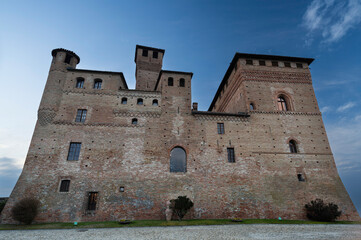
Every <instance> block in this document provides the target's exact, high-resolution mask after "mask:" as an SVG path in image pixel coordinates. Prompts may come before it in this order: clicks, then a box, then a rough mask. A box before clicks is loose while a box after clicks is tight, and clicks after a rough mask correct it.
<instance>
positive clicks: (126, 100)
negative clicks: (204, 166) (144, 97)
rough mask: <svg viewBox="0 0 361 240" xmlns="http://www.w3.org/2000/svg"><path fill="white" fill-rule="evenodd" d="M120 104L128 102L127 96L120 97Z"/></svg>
mask: <svg viewBox="0 0 361 240" xmlns="http://www.w3.org/2000/svg"><path fill="white" fill-rule="evenodd" d="M121 104H123V105H126V104H128V98H126V97H122V100H121Z"/></svg>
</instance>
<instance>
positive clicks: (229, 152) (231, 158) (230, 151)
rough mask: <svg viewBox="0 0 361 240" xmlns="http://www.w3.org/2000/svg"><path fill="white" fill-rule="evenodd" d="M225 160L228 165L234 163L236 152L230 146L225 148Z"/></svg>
mask: <svg viewBox="0 0 361 240" xmlns="http://www.w3.org/2000/svg"><path fill="white" fill-rule="evenodd" d="M227 160H228V162H229V163H235V162H236V152H235V150H234V147H232V146H230V147H227Z"/></svg>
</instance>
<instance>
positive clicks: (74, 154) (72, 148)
mask: <svg viewBox="0 0 361 240" xmlns="http://www.w3.org/2000/svg"><path fill="white" fill-rule="evenodd" d="M81 145H82V143H81V142H70V144H69V149H68V156H67V158H66V160H67V161H79V158H80V151H81ZM78 146H79V147H78ZM69 158H71V159H69Z"/></svg>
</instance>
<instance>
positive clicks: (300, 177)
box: [297, 173, 305, 182]
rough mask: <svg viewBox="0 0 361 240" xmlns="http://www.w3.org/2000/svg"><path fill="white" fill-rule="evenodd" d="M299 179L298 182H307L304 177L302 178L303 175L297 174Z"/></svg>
mask: <svg viewBox="0 0 361 240" xmlns="http://www.w3.org/2000/svg"><path fill="white" fill-rule="evenodd" d="M297 178H298V181H300V182H304V181H305V179H304V177H303V176H302V173H299V174H297Z"/></svg>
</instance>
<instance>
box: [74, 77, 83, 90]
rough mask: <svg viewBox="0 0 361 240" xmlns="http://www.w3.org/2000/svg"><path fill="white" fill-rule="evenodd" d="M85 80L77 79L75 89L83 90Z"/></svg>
mask: <svg viewBox="0 0 361 240" xmlns="http://www.w3.org/2000/svg"><path fill="white" fill-rule="evenodd" d="M84 83H85V79H84V78H83V77H77V78H76V83H75V88H79V89H84Z"/></svg>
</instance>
